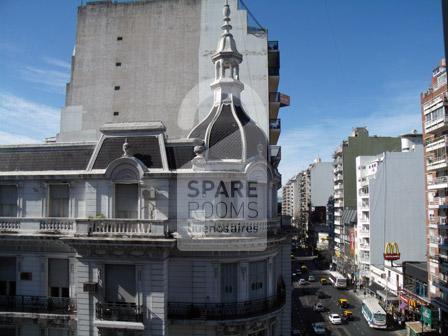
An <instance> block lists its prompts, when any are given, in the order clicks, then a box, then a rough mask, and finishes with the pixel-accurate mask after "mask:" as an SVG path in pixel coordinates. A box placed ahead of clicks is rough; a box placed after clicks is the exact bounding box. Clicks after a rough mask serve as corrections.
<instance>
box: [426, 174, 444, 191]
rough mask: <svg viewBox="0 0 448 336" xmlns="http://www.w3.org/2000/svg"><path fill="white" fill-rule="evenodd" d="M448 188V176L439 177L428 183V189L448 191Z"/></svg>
mask: <svg viewBox="0 0 448 336" xmlns="http://www.w3.org/2000/svg"><path fill="white" fill-rule="evenodd" d="M446 188H448V176H439V177H436V178H435V179H434V180H432V181H428V189H429V190H435V189H446Z"/></svg>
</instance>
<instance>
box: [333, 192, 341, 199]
mask: <svg viewBox="0 0 448 336" xmlns="http://www.w3.org/2000/svg"><path fill="white" fill-rule="evenodd" d="M333 197H334V199H342V198H344V192H343V191H336V192H335V193H334V194H333Z"/></svg>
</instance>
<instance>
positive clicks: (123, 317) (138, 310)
mask: <svg viewBox="0 0 448 336" xmlns="http://www.w3.org/2000/svg"><path fill="white" fill-rule="evenodd" d="M142 308H143V307H142V306H138V305H136V304H135V303H106V302H97V304H96V309H95V312H96V318H97V319H98V320H103V321H120V322H143V309H142Z"/></svg>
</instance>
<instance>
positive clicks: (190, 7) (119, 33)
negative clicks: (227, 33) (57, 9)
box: [57, 0, 289, 144]
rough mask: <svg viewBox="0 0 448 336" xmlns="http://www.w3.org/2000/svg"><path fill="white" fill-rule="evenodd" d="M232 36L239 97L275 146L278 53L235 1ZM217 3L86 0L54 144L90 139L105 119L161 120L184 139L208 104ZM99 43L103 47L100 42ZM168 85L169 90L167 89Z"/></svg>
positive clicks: (282, 102) (280, 101)
mask: <svg viewBox="0 0 448 336" xmlns="http://www.w3.org/2000/svg"><path fill="white" fill-rule="evenodd" d="M230 5H231V6H232V8H234V9H235V10H234V12H235V14H234V15H233V26H234V29H233V32H234V35H235V38H236V39H237V40H238V41H241V43H240V49H241V50H240V52H241V53H242V54H243V55H244V57H245V59H246V60H247V62H244V63H243V64H241V68H240V71H241V73H240V75H241V77H242V78H246V82H245V85H246V87H245V90H244V91H243V92H242V100H243V101H244V104H245V106H246V109H247V110H248V111H250V112H248V113H249V115H250V117H251V118H252V119H253V120H254V121H255V122H256V123H257V124H258V125H259V127H260V128H261V129H262V130H263V131H264V132H265V133H266V134H267V135H268V136H269V137H270V140H271V143H272V144H276V143H277V140H278V137H279V135H280V131H281V122H280V119H279V118H278V113H279V108H280V107H281V106H287V105H289V97H288V96H287V95H284V94H282V93H279V92H278V85H279V78H280V77H279V74H280V70H279V69H280V49H279V44H278V42H277V41H268V35H267V30H266V29H264V28H263V27H260V26H257V25H252V24H251V21H250V20H248V14H247V11H246V10H245V9H244V8H242V7H240V3H239V1H238V0H230ZM221 7H222V1H220V0H188V1H175V0H169V1H165V0H156V1H154V0H151V1H147V0H146V1H112V0H104V1H87V3H86V5H84V6H80V7H79V9H78V27H77V37H76V44H75V48H74V52H73V57H72V73H71V79H70V82H69V83H68V85H67V92H66V103H65V107H64V108H63V109H62V113H61V129H60V133H59V134H58V135H57V140H58V141H65V142H67V141H79V140H86V141H94V140H97V139H98V138H99V136H100V135H101V133H100V132H99V128H100V127H101V126H102V125H103V124H105V123H107V122H138V121H144V120H148V117H150V118H151V120H160V121H162V122H163V123H164V125H165V126H166V128H167V135H168V136H169V137H170V138H183V137H186V136H187V135H188V132H189V131H190V130H191V128H192V127H193V126H194V125H195V124H197V123H198V122H199V121H200V120H202V119H203V118H204V117H205V116H206V115H207V114H208V112H209V106H211V104H212V103H213V97H212V96H211V94H210V90H209V84H210V82H211V81H212V80H213V78H214V71H213V68H211V67H210V66H209V61H210V55H211V54H212V53H213V51H214V50H215V48H216V39H217V37H218V36H219V35H220V31H219V27H218V26H216V25H214V24H212V23H215V22H218V21H219V20H220V17H219V16H220V10H221ZM98 41H101V43H98ZM173 88H174V89H173Z"/></svg>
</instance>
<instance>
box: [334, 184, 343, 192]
mask: <svg viewBox="0 0 448 336" xmlns="http://www.w3.org/2000/svg"><path fill="white" fill-rule="evenodd" d="M334 190H335V191H339V190H341V191H342V190H344V184H343V183H337V184H335V185H334Z"/></svg>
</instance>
